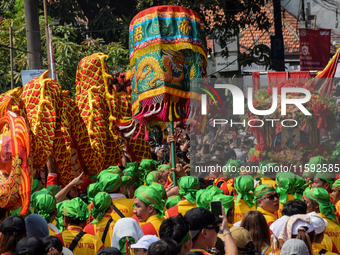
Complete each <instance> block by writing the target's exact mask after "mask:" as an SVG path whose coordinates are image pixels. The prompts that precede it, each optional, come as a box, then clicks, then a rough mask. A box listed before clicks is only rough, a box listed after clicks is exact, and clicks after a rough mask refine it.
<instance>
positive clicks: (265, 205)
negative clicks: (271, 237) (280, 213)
mask: <svg viewBox="0 0 340 255" xmlns="http://www.w3.org/2000/svg"><path fill="white" fill-rule="evenodd" d="M254 203H255V207H256V209H257V211H259V212H260V213H262V215H263V216H264V217H265V218H266V221H267V224H268V226H270V225H271V224H272V223H273V222H274V221H276V220H277V216H276V215H275V214H274V213H275V212H276V211H277V210H278V209H279V206H280V202H279V195H278V194H277V192H276V190H275V189H274V187H273V186H271V185H266V184H261V185H260V186H258V187H256V188H255V190H254Z"/></svg>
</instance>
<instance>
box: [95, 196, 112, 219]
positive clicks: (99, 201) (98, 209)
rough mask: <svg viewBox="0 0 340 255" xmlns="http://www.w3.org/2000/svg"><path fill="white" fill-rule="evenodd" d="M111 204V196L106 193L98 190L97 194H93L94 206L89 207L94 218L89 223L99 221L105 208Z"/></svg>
mask: <svg viewBox="0 0 340 255" xmlns="http://www.w3.org/2000/svg"><path fill="white" fill-rule="evenodd" d="M111 205H112V198H111V197H110V195H109V194H108V193H106V192H99V193H98V194H97V195H95V197H94V198H93V206H94V208H93V209H91V215H92V216H93V218H94V220H93V221H92V222H91V223H93V224H95V223H97V222H99V221H101V219H102V218H103V216H104V214H105V213H106V211H107V209H109V208H110V206H111Z"/></svg>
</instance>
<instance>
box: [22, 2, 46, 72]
mask: <svg viewBox="0 0 340 255" xmlns="http://www.w3.org/2000/svg"><path fill="white" fill-rule="evenodd" d="M24 8H25V21H26V38H27V51H28V52H32V53H33V54H32V53H28V67H29V69H30V70H35V69H42V68H43V65H42V56H41V39H40V27H39V15H38V3H37V0H24Z"/></svg>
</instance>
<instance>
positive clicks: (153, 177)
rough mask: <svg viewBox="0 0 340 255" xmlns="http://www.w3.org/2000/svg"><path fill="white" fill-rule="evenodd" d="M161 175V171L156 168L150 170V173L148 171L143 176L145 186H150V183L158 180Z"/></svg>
mask: <svg viewBox="0 0 340 255" xmlns="http://www.w3.org/2000/svg"><path fill="white" fill-rule="evenodd" d="M161 177H162V172H161V171H158V170H155V171H151V172H150V173H148V175H147V176H146V178H145V184H146V185H147V186H150V185H151V183H153V182H158V181H159V180H160V178H161Z"/></svg>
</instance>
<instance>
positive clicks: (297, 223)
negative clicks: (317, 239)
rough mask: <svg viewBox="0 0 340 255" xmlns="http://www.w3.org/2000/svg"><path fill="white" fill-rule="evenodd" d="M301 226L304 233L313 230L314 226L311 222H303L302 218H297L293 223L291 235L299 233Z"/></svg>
mask: <svg viewBox="0 0 340 255" xmlns="http://www.w3.org/2000/svg"><path fill="white" fill-rule="evenodd" d="M301 227H302V228H305V229H306V233H310V232H312V231H313V230H314V226H313V225H312V224H309V223H307V222H304V221H302V220H297V221H295V222H294V224H293V227H292V235H297V234H299V229H300V228H301Z"/></svg>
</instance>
